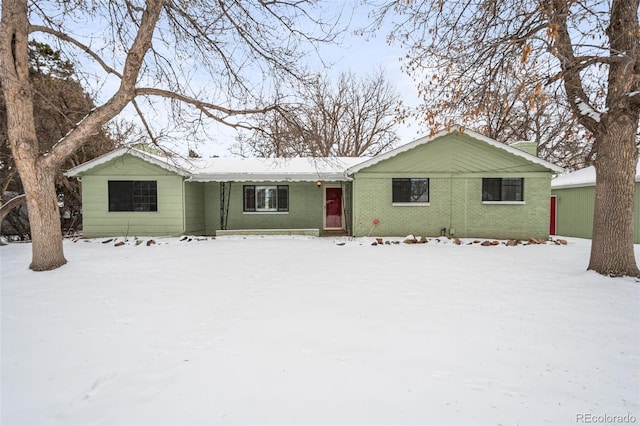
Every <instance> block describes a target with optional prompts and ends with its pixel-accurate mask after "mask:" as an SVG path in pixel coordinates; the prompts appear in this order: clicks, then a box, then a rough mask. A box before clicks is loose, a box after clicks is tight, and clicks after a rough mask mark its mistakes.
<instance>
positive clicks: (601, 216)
mask: <svg viewBox="0 0 640 426" xmlns="http://www.w3.org/2000/svg"><path fill="white" fill-rule="evenodd" d="M626 118H627V120H624V119H622V120H620V119H619V120H616V121H615V122H610V123H608V124H607V126H606V128H607V130H608V131H607V132H606V134H603V135H601V136H600V137H599V138H597V143H598V156H597V159H596V162H595V168H596V197H595V206H594V213H593V238H592V241H591V258H590V260H589V267H588V269H590V270H593V271H596V272H598V273H600V274H603V275H609V276H636V277H637V276H640V271H639V270H638V266H637V265H636V259H635V255H634V249H633V227H634V225H633V222H634V220H633V209H634V204H635V189H636V182H635V175H636V164H637V162H638V151H637V149H636V145H635V136H636V127H637V120H636V121H635V122H634V121H633V120H632V119H630V117H628V116H627V117H626Z"/></svg>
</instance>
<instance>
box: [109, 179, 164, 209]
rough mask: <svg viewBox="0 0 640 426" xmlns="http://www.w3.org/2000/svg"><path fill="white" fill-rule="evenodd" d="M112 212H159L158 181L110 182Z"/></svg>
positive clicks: (110, 207) (110, 206)
mask: <svg viewBox="0 0 640 426" xmlns="http://www.w3.org/2000/svg"><path fill="white" fill-rule="evenodd" d="M108 185H109V211H110V212H133V211H136V212H155V211H158V184H157V182H156V181H130V180H126V181H109V182H108Z"/></svg>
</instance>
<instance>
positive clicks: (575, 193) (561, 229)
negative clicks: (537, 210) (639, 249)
mask: <svg viewBox="0 0 640 426" xmlns="http://www.w3.org/2000/svg"><path fill="white" fill-rule="evenodd" d="M639 186H640V184H638V183H636V194H635V203H634V211H633V223H634V229H633V242H634V243H635V244H640V189H639ZM551 193H552V194H553V195H556V196H557V197H558V198H557V201H558V204H557V234H558V235H564V236H567V237H578V238H591V237H592V236H593V208H594V200H595V186H584V187H577V188H563V189H553V190H552V191H551Z"/></svg>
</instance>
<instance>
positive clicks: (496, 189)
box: [482, 178, 524, 201]
mask: <svg viewBox="0 0 640 426" xmlns="http://www.w3.org/2000/svg"><path fill="white" fill-rule="evenodd" d="M482 201H524V178H484V179H482Z"/></svg>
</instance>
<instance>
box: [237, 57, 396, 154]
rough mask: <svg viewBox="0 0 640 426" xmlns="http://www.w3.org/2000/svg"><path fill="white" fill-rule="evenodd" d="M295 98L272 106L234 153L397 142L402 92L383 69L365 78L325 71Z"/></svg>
mask: <svg viewBox="0 0 640 426" xmlns="http://www.w3.org/2000/svg"><path fill="white" fill-rule="evenodd" d="M293 96H295V97H296V98H299V99H300V102H299V103H295V104H293V103H292V104H290V105H288V106H286V107H284V106H283V108H280V109H278V110H274V111H272V112H271V113H269V114H267V115H266V116H265V117H264V119H263V120H262V121H261V128H260V130H258V131H255V132H253V133H252V134H251V135H250V136H249V137H247V138H246V139H245V140H242V141H241V142H240V144H241V145H244V146H240V145H237V144H236V146H235V152H236V153H240V152H243V153H247V152H249V153H251V154H253V155H258V156H261V157H293V156H314V157H332V156H339V157H358V156H362V155H376V154H379V153H380V152H382V151H385V150H387V149H389V148H391V147H392V146H393V144H394V143H396V142H397V140H398V136H397V134H396V132H395V125H396V119H395V116H396V109H397V108H398V106H399V100H400V96H399V94H398V93H397V91H396V89H395V88H394V87H393V86H392V85H391V84H390V83H389V82H388V81H387V80H386V79H385V78H384V73H383V71H382V70H379V71H377V72H376V73H374V74H371V75H369V76H367V77H365V78H363V79H359V78H358V77H356V76H355V75H354V74H353V73H342V74H340V76H339V78H338V80H337V82H336V83H335V84H333V83H332V82H331V81H329V79H328V78H327V77H326V76H322V77H318V78H317V79H316V81H315V82H314V83H313V84H311V85H309V86H303V87H301V88H300V89H299V90H298V91H297V93H295V94H293Z"/></svg>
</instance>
